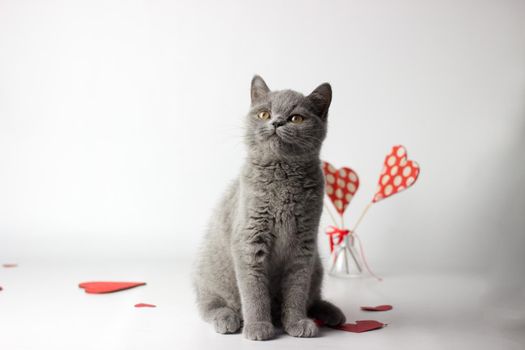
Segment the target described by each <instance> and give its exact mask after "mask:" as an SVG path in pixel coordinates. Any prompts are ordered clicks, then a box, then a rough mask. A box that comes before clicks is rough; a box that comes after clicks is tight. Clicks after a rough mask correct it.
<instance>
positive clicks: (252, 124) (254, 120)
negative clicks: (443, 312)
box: [246, 75, 332, 159]
mask: <svg viewBox="0 0 525 350" xmlns="http://www.w3.org/2000/svg"><path fill="white" fill-rule="evenodd" d="M331 100H332V88H331V87H330V84H328V83H324V84H321V85H319V86H318V87H317V88H316V89H315V90H314V91H313V92H312V93H311V94H309V95H308V96H304V95H303V94H301V93H299V92H296V91H292V90H280V91H270V89H269V88H268V86H267V85H266V83H265V82H264V80H263V79H262V78H261V77H260V76H258V75H256V76H254V77H253V79H252V85H251V108H250V112H249V113H248V116H247V118H248V122H247V128H246V140H247V144H248V147H249V151H250V152H251V153H252V154H256V155H259V156H262V157H265V158H269V159H272V158H274V159H279V158H294V157H298V158H305V157H309V156H317V155H318V154H319V150H320V149H321V144H322V142H323V140H324V138H325V136H326V128H327V122H326V120H327V116H328V108H329V107H330V102H331Z"/></svg>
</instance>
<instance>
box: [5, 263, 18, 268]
mask: <svg viewBox="0 0 525 350" xmlns="http://www.w3.org/2000/svg"><path fill="white" fill-rule="evenodd" d="M2 266H3V267H5V268H13V267H18V264H2Z"/></svg>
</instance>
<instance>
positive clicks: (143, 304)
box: [135, 303, 157, 307]
mask: <svg viewBox="0 0 525 350" xmlns="http://www.w3.org/2000/svg"><path fill="white" fill-rule="evenodd" d="M135 307H157V305H153V304H146V303H138V304H135Z"/></svg>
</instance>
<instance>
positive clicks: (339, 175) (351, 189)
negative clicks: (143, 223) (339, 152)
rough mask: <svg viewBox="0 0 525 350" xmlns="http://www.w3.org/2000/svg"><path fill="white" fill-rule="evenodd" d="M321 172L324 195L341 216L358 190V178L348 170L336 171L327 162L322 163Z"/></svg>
mask: <svg viewBox="0 0 525 350" xmlns="http://www.w3.org/2000/svg"><path fill="white" fill-rule="evenodd" d="M323 172H324V177H325V182H326V194H327V195H328V198H330V200H331V201H332V203H333V205H334V207H335V209H336V210H337V212H338V213H339V214H340V215H343V213H344V211H345V209H346V207H347V206H348V204H350V202H351V201H352V198H353V197H354V195H355V193H356V192H357V189H358V188H359V177H358V176H357V174H356V172H355V171H353V170H352V169H350V168H346V167H343V168H340V169H336V168H334V167H333V166H332V164H330V163H328V162H323Z"/></svg>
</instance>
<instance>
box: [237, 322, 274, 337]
mask: <svg viewBox="0 0 525 350" xmlns="http://www.w3.org/2000/svg"><path fill="white" fill-rule="evenodd" d="M243 334H244V337H245V338H246V339H250V340H268V339H272V338H273V337H275V328H274V326H273V324H272V323H271V322H253V323H247V324H245V325H244V329H243Z"/></svg>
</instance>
